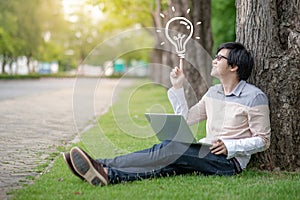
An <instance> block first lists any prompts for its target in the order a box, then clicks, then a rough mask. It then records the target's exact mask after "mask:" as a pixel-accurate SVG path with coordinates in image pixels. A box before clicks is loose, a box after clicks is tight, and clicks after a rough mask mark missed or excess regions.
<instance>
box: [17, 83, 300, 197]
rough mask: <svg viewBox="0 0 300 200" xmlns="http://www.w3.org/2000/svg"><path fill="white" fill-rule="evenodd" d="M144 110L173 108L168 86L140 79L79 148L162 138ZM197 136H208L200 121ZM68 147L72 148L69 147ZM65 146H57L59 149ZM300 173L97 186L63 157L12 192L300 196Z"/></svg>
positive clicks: (106, 152) (113, 147) (122, 149)
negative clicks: (74, 171)
mask: <svg viewBox="0 0 300 200" xmlns="http://www.w3.org/2000/svg"><path fill="white" fill-rule="evenodd" d="M145 112H172V108H171V105H170V104H169V102H168V99H167V95H166V90H165V89H164V88H162V87H160V86H158V85H154V84H151V83H146V82H141V81H137V83H136V85H134V86H132V87H130V88H127V89H126V90H124V91H123V92H122V93H121V94H120V96H119V100H118V101H117V102H116V103H115V104H114V105H113V106H112V107H111V109H110V110H109V112H107V113H106V114H105V115H103V116H101V117H100V118H99V123H98V125H97V126H95V127H93V128H91V129H89V130H88V131H87V132H85V133H83V134H82V135H81V141H80V142H79V143H78V144H75V145H77V146H80V147H82V148H84V149H85V150H86V151H88V152H89V153H90V154H91V155H92V156H93V157H95V158H98V157H112V156H116V155H120V154H124V153H127V152H132V151H135V150H140V149H142V148H146V147H150V146H151V145H152V144H154V143H156V142H158V141H157V139H156V138H155V136H154V135H153V132H152V130H151V128H150V127H149V125H148V122H147V121H146V118H145V117H144V113H145ZM194 128H196V129H198V134H197V137H198V138H200V137H202V136H203V135H204V134H205V122H203V123H201V124H200V125H199V127H194ZM67 148H68V149H69V148H70V147H67ZM60 151H62V148H59V149H58V153H59V152H60ZM299 188H300V173H288V172H262V171H255V170H253V169H247V170H246V171H245V172H243V173H242V174H240V175H237V176H233V177H220V176H203V175H195V174H191V175H184V176H176V177H166V178H154V179H150V180H143V181H135V182H129V183H122V184H117V185H109V186H106V187H94V186H91V185H89V184H87V183H86V182H84V181H81V180H80V179H79V178H77V177H75V176H74V175H72V173H71V172H70V171H69V169H68V168H67V166H66V165H65V163H64V161H63V159H62V156H58V157H57V159H55V162H54V163H53V166H52V167H51V168H50V170H49V171H46V172H45V173H44V174H43V175H42V176H40V177H39V178H37V179H36V180H35V181H34V183H33V184H31V185H26V186H24V187H23V188H22V189H21V190H16V191H13V192H12V194H13V197H14V198H13V199H30V200H31V199H51V200H52V199H300V190H299Z"/></svg>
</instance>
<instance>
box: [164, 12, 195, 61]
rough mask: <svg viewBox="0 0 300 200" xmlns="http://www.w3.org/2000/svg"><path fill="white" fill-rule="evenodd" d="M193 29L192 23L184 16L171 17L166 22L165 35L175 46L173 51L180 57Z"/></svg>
mask: <svg viewBox="0 0 300 200" xmlns="http://www.w3.org/2000/svg"><path fill="white" fill-rule="evenodd" d="M177 30H180V32H178V31H177ZM193 31H194V27H193V24H192V23H191V22H190V21H189V20H188V19H187V18H185V17H173V18H171V19H170V20H169V21H168V22H167V24H166V28H165V35H166V37H167V39H168V40H169V41H170V42H171V44H173V45H174V46H175V51H176V53H177V55H178V56H179V57H180V58H181V59H182V58H184V56H185V52H186V44H187V42H188V41H189V39H191V37H192V35H193Z"/></svg>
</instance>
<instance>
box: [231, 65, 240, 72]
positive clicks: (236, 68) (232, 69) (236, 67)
mask: <svg viewBox="0 0 300 200" xmlns="http://www.w3.org/2000/svg"><path fill="white" fill-rule="evenodd" d="M238 68H239V67H238V66H237V65H233V66H231V69H230V71H232V72H235V71H237V70H238Z"/></svg>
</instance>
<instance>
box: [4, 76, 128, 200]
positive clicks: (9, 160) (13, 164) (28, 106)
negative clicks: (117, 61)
mask: <svg viewBox="0 0 300 200" xmlns="http://www.w3.org/2000/svg"><path fill="white" fill-rule="evenodd" d="M132 82H133V81H132V80H122V82H121V83H120V82H118V80H117V79H115V80H109V79H101V80H100V81H99V80H98V79H41V80H27V81H0V199H8V198H9V196H7V195H6V193H7V192H8V191H10V190H12V189H15V188H20V187H21V186H22V184H25V183H29V182H30V178H29V177H32V176H33V177H35V176H37V175H38V172H36V171H34V169H36V167H37V166H40V165H43V164H45V163H48V160H47V158H49V155H50V154H51V153H52V152H57V147H59V146H65V145H66V144H67V143H69V142H70V141H71V140H73V139H74V138H75V137H76V136H77V135H78V134H77V133H78V132H81V131H83V130H84V128H85V127H86V126H87V125H88V122H89V123H90V122H91V120H92V119H93V118H94V117H95V116H98V115H100V114H102V113H104V112H106V111H107V109H108V108H109V106H110V105H111V103H112V101H113V100H114V99H115V95H116V94H117V93H118V91H119V89H122V88H123V87H124V86H128V85H130V84H131V83H132Z"/></svg>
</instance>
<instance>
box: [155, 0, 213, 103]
mask: <svg viewBox="0 0 300 200" xmlns="http://www.w3.org/2000/svg"><path fill="white" fill-rule="evenodd" d="M157 3H161V2H160V1H159V0H157V1H156V4H157ZM189 9H190V10H191V12H188V10H189ZM160 13H162V11H161V7H160V5H157V7H156V10H155V11H154V12H152V16H153V21H154V25H155V27H157V28H162V29H163V28H165V24H166V23H167V21H168V20H169V19H171V18H172V17H175V16H182V17H185V18H187V19H189V20H190V21H191V22H192V23H193V25H194V28H195V31H194V37H193V38H192V39H191V41H190V42H189V43H188V48H187V53H186V57H185V61H184V73H185V75H186V79H187V84H185V92H186V98H187V101H188V104H189V106H191V105H193V104H195V103H196V102H197V101H198V100H199V99H200V98H201V97H202V95H203V94H204V93H205V92H206V91H207V89H208V87H209V86H210V85H211V78H210V70H211V57H210V55H211V51H212V33H211V28H210V27H211V26H210V0H201V1H199V0H170V1H169V3H168V9H167V10H166V11H164V13H163V14H164V16H165V17H164V18H163V19H162V18H161V16H160ZM197 22H202V24H201V25H197ZM179 31H180V30H179ZM157 35H159V34H157ZM195 36H197V37H200V40H199V41H197V40H195ZM156 39H159V41H157V43H156V49H158V50H155V51H157V52H156V53H154V54H153V55H155V56H158V55H159V53H160V57H161V63H162V65H163V66H164V67H163V68H161V69H162V70H161V71H160V73H159V70H158V69H159V68H158V67H157V65H156V64H155V65H156V68H155V66H154V67H152V72H154V73H151V74H152V76H156V77H152V79H153V80H158V79H159V81H160V83H161V84H162V85H164V86H167V87H170V81H169V72H170V71H171V69H172V68H173V67H175V66H178V65H179V58H178V56H177V55H176V54H172V53H170V52H168V51H161V50H159V49H161V47H159V45H160V43H161V42H162V41H163V40H166V38H165V37H161V36H157V37H156ZM168 45H169V46H170V44H169V41H165V47H164V49H171V48H168V47H166V46H168ZM201 45H202V46H201ZM158 60H159V59H158V58H156V59H155V61H158ZM152 61H153V60H152ZM154 63H157V62H154ZM166 67H169V68H166ZM157 73H159V74H157ZM158 77H159V78H158Z"/></svg>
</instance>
